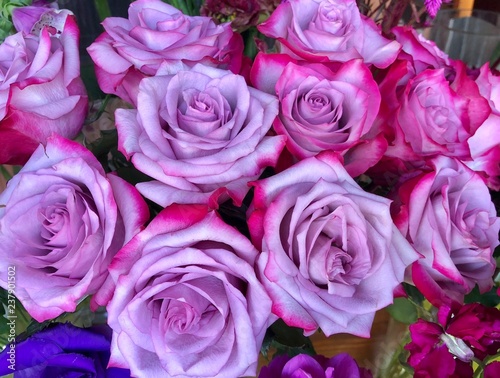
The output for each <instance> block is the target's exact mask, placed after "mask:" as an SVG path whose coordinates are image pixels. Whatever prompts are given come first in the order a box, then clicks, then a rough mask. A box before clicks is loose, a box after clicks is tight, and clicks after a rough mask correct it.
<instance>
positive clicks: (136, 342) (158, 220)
mask: <svg viewBox="0 0 500 378" xmlns="http://www.w3.org/2000/svg"><path fill="white" fill-rule="evenodd" d="M257 255H258V251H257V250H256V249H255V248H254V247H253V246H252V243H251V242H250V241H249V240H248V239H247V238H246V237H244V236H243V235H241V234H240V233H239V232H238V231H236V229H234V228H233V227H231V226H229V225H227V224H226V223H224V222H223V221H222V220H221V219H220V218H219V217H218V216H217V214H216V213H215V212H210V211H208V208H207V207H206V206H201V205H172V206H170V207H168V208H166V209H165V210H163V211H162V212H161V213H160V214H158V215H157V216H156V217H155V218H154V219H153V221H152V222H151V223H150V224H149V225H148V227H147V228H146V229H145V230H144V231H142V232H141V233H139V234H138V235H136V237H134V238H133V239H132V241H130V243H128V244H127V245H126V246H125V247H124V248H123V249H122V250H121V251H120V252H119V253H118V254H117V255H116V257H115V260H114V261H113V263H112V264H111V267H110V274H111V277H113V281H114V282H115V283H116V287H114V286H113V285H111V286H106V289H107V291H108V297H111V296H112V299H111V301H110V302H109V303H108V305H107V310H108V323H109V325H110V326H111V328H112V329H113V331H114V333H113V339H112V347H111V358H110V366H115V367H122V368H129V369H130V370H131V372H132V375H133V376H135V377H173V376H175V377H177V376H178V377H241V376H248V375H255V371H256V368H257V359H258V355H259V350H260V346H261V343H262V340H263V338H264V334H265V332H266V329H267V327H268V325H269V317H270V314H271V301H270V299H269V297H268V295H267V294H266V292H265V290H264V288H263V286H262V284H261V283H260V282H259V281H258V280H257V277H256V275H255V271H254V268H253V265H254V262H255V259H256V257H257ZM113 293H114V295H113Z"/></svg>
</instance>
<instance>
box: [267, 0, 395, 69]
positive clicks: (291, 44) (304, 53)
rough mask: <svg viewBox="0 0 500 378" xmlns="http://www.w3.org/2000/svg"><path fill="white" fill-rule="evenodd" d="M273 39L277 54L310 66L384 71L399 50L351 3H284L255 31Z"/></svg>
mask: <svg viewBox="0 0 500 378" xmlns="http://www.w3.org/2000/svg"><path fill="white" fill-rule="evenodd" d="M258 29H259V31H260V32H261V33H263V34H264V35H266V36H268V37H271V38H276V39H277V40H278V41H279V42H280V50H281V52H283V53H286V54H289V55H291V56H292V57H294V58H296V57H297V58H300V59H305V60H308V61H310V62H325V61H337V62H346V61H348V60H351V59H359V58H362V59H363V60H364V62H365V63H366V64H373V65H375V66H377V67H379V68H386V67H388V66H389V65H390V64H391V63H392V62H393V61H394V60H395V59H396V56H397V54H398V51H399V49H400V45H399V43H398V42H396V41H389V40H388V39H386V38H384V37H382V35H381V34H380V33H381V32H380V29H379V28H378V27H377V26H376V25H375V23H374V22H373V21H372V20H371V19H369V18H367V17H364V16H362V15H361V14H360V12H359V9H358V7H357V4H356V1H354V0H312V1H311V0H288V1H285V2H282V3H281V4H280V5H279V6H278V7H277V8H276V10H275V11H274V12H273V14H272V15H271V17H269V19H268V20H266V21H265V22H263V23H262V24H260V25H259V27H258Z"/></svg>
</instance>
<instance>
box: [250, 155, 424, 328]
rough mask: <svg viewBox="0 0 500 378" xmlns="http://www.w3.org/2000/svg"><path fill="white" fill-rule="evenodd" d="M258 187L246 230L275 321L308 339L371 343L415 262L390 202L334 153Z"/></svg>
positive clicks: (310, 161) (319, 156)
mask: <svg viewBox="0 0 500 378" xmlns="http://www.w3.org/2000/svg"><path fill="white" fill-rule="evenodd" d="M254 185H255V197H254V201H253V210H251V211H250V213H249V220H248V224H249V228H250V233H251V235H252V240H254V243H255V244H257V245H258V247H257V248H260V247H261V249H262V253H261V255H260V256H259V259H258V263H257V264H258V271H259V277H260V279H261V280H262V281H263V283H264V286H265V287H266V289H267V291H268V293H269V295H270V296H271V299H272V301H273V309H272V310H273V313H274V314H276V315H277V316H279V317H280V318H282V319H283V320H284V321H285V322H286V323H287V324H288V325H290V326H294V327H299V328H302V329H304V333H305V334H306V335H310V334H312V333H313V332H314V331H315V330H316V329H318V328H321V330H322V331H323V332H324V333H325V335H327V336H329V335H331V334H334V333H344V332H345V333H352V334H354V335H358V336H362V337H368V336H369V334H370V328H371V325H372V321H373V317H374V315H375V312H376V311H377V310H378V309H381V308H383V307H385V306H387V305H389V304H390V303H392V301H393V291H394V289H395V288H396V286H398V285H399V284H400V283H401V282H402V281H403V278H404V271H405V269H406V267H407V266H408V265H409V264H411V263H412V262H413V261H415V259H416V258H417V254H416V253H415V251H414V250H413V248H412V247H411V246H410V244H409V243H408V242H407V241H406V240H405V239H404V237H403V236H402V235H401V233H400V232H399V231H398V230H397V228H396V227H395V226H394V224H393V222H392V219H391V215H390V212H389V206H390V201H389V200H387V199H386V198H383V197H380V196H377V195H375V194H371V193H367V192H365V191H363V189H361V188H360V187H359V186H358V185H357V184H356V183H355V181H354V180H353V179H352V178H351V177H350V176H349V174H348V173H347V172H346V171H345V169H344V168H343V166H342V164H341V163H340V162H339V161H338V159H337V158H336V156H335V154H333V153H332V152H322V153H319V154H318V155H317V156H316V157H312V158H308V159H305V160H302V161H300V162H299V163H297V164H295V165H294V166H292V167H291V168H288V169H286V170H285V171H283V172H281V173H279V174H277V175H275V176H272V177H270V178H267V179H265V180H261V181H257V182H256V183H254ZM259 244H262V246H260V245H259Z"/></svg>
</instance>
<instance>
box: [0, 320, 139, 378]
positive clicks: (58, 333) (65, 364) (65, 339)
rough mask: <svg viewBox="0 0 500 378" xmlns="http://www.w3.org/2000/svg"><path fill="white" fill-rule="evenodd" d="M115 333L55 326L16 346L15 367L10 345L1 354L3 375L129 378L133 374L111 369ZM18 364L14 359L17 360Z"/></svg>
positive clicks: (21, 377) (104, 327)
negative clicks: (110, 358)
mask: <svg viewBox="0 0 500 378" xmlns="http://www.w3.org/2000/svg"><path fill="white" fill-rule="evenodd" d="M110 340H111V330H110V329H109V328H108V327H107V326H95V327H92V328H78V327H75V326H74V325H72V324H71V323H66V324H62V323H55V324H51V325H49V326H48V327H47V328H45V329H43V330H42V331H39V332H37V333H35V334H33V335H31V336H30V337H28V338H27V339H26V340H24V341H21V342H16V343H15V344H14V345H15V349H13V350H15V365H12V362H10V361H9V358H10V356H9V351H10V349H9V348H10V344H8V345H7V348H6V349H5V350H4V351H3V352H2V353H1V354H0V375H2V376H3V375H5V374H10V373H13V370H12V369H11V368H9V366H11V367H13V366H15V376H16V377H18V378H33V377H63V376H64V377H96V378H128V377H130V371H128V370H124V369H117V368H113V367H110V368H107V365H108V361H109V356H110V352H109V348H110V345H111V342H110ZM13 360H14V359H13Z"/></svg>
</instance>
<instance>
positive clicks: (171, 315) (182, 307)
mask: <svg viewBox="0 0 500 378" xmlns="http://www.w3.org/2000/svg"><path fill="white" fill-rule="evenodd" d="M199 319H200V314H198V313H197V311H196V310H195V309H194V308H193V307H192V306H190V305H189V304H187V303H184V302H181V301H175V300H173V301H171V302H170V305H169V308H168V310H167V312H166V314H165V323H166V326H167V327H168V328H169V329H171V330H172V331H174V332H176V333H178V334H183V333H189V332H190V330H191V328H192V327H193V325H197V324H198V322H199Z"/></svg>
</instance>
